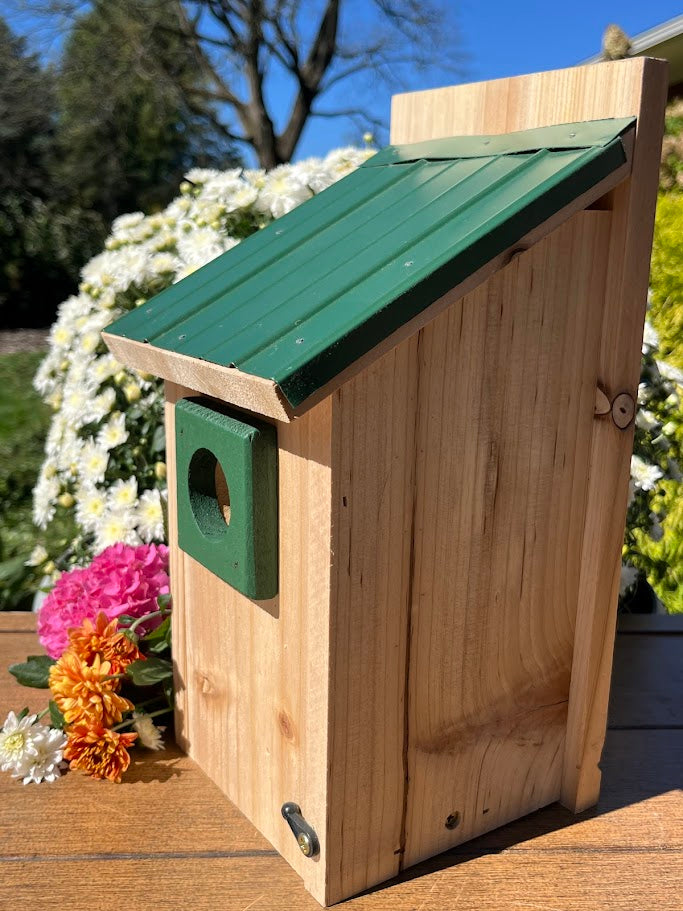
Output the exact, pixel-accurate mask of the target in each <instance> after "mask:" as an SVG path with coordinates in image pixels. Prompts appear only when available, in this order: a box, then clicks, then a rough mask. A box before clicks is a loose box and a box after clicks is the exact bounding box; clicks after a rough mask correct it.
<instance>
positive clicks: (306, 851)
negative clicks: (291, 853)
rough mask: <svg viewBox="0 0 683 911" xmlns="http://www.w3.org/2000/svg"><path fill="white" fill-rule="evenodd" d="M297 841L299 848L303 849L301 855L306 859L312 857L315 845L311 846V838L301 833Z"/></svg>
mask: <svg viewBox="0 0 683 911" xmlns="http://www.w3.org/2000/svg"><path fill="white" fill-rule="evenodd" d="M296 840H297V843H298V845H299V847H300V848H301V853H302V854H303V855H304V856H305V857H310V856H311V854H312V853H313V845H312V844H311V839H310V838H309V836H308V835H306V833H305V832H299V834H298V835H297V837H296Z"/></svg>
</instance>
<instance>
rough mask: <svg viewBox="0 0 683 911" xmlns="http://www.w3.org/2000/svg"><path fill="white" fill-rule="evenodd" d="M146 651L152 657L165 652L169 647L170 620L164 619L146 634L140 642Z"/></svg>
mask: <svg viewBox="0 0 683 911" xmlns="http://www.w3.org/2000/svg"><path fill="white" fill-rule="evenodd" d="M142 641H143V642H144V644H145V645H146V646H148V650H149V651H150V652H152V654H154V655H158V654H159V653H160V652H164V651H166V649H167V648H170V647H171V618H170V617H166V618H165V620H164V621H163V622H162V623H160V624H159V626H157V627H156V628H155V629H153V630H152V631H151V633H148V634H147V635H146V636H145V638H144V639H143V640H142Z"/></svg>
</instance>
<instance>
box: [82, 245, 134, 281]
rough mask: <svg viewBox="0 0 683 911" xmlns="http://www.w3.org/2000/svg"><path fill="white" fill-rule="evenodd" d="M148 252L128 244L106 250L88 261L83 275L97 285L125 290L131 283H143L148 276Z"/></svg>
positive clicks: (84, 278) (85, 279)
mask: <svg viewBox="0 0 683 911" xmlns="http://www.w3.org/2000/svg"><path fill="white" fill-rule="evenodd" d="M148 256H149V254H148V252H147V250H145V249H144V247H138V246H127V247H122V248H121V249H120V250H105V252H104V253H100V254H99V256H96V257H95V258H94V259H91V260H90V262H89V263H87V264H86V265H85V266H84V267H83V269H82V271H81V276H82V278H83V280H84V281H85V282H88V283H89V284H90V285H93V286H95V287H105V288H106V287H109V288H112V289H114V290H115V291H125V290H126V289H127V288H128V287H129V285H133V284H137V285H142V284H144V282H145V279H146V277H147V266H148Z"/></svg>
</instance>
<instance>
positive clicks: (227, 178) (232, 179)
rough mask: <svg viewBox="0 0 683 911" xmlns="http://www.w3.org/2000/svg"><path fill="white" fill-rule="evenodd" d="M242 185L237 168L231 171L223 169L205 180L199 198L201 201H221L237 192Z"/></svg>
mask: <svg viewBox="0 0 683 911" xmlns="http://www.w3.org/2000/svg"><path fill="white" fill-rule="evenodd" d="M243 185H244V184H243V181H242V180H241V179H240V170H239V168H238V169H237V170H232V171H223V172H222V173H218V174H217V175H216V176H215V177H212V178H211V179H210V180H207V181H206V183H205V184H204V186H203V187H202V192H201V194H200V197H199V198H200V199H201V200H202V201H203V202H204V201H205V202H222V201H223V200H227V199H230V197H231V196H234V195H235V193H238V192H239V191H240V189H241V188H242V187H243Z"/></svg>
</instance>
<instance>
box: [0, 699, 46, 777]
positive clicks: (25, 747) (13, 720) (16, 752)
mask: <svg viewBox="0 0 683 911" xmlns="http://www.w3.org/2000/svg"><path fill="white" fill-rule="evenodd" d="M37 717H38V716H37V715H25V716H24V717H23V718H22V719H21V720H20V719H19V718H17V716H16V715H15V714H14V712H10V713H9V715H8V716H7V718H6V719H5V723H4V724H3V726H2V730H1V731H0V769H1V770H2V771H3V772H7V771H13V770H14V769H16V768H17V767H18V765H19V764H20V763H22V762H24V760H25V759H26V757H28V756H36V755H37V750H36V748H35V745H34V741H35V734H36V731H35V730H34V727H35V723H36V718H37Z"/></svg>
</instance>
